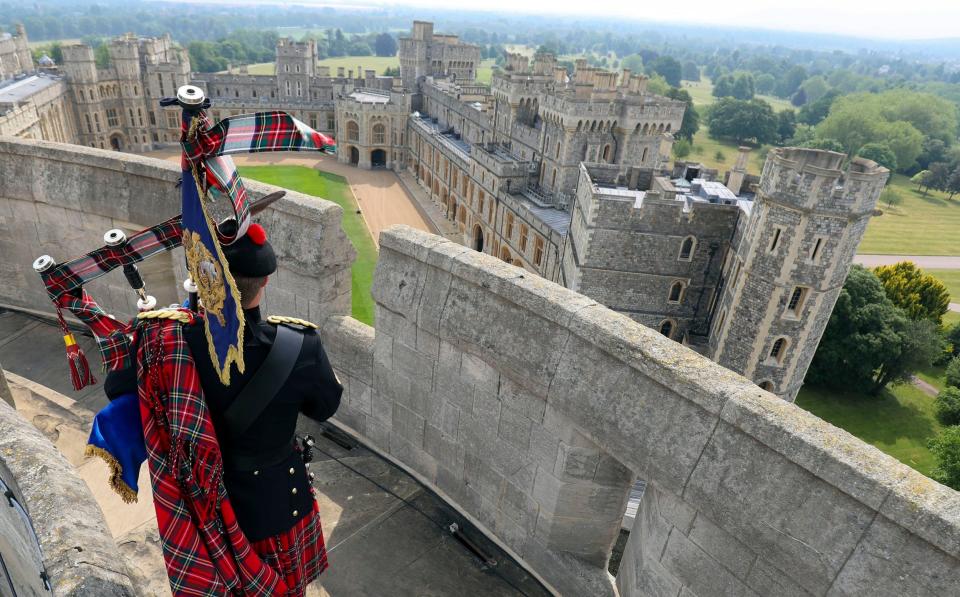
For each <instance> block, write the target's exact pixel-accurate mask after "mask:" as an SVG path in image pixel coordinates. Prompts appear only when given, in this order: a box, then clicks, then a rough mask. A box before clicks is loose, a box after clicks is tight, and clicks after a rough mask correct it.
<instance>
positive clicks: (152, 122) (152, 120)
mask: <svg viewBox="0 0 960 597" xmlns="http://www.w3.org/2000/svg"><path fill="white" fill-rule="evenodd" d="M149 114H150V126H157V115H156V114H154V113H153V110H150V112H149Z"/></svg>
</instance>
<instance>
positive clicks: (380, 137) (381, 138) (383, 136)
mask: <svg viewBox="0 0 960 597" xmlns="http://www.w3.org/2000/svg"><path fill="white" fill-rule="evenodd" d="M373 142H374V144H382V143H386V142H387V127H385V126H383V125H382V124H380V123H379V122H378V123H377V124H375V125H373Z"/></svg>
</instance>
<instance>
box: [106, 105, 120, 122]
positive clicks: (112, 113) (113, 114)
mask: <svg viewBox="0 0 960 597" xmlns="http://www.w3.org/2000/svg"><path fill="white" fill-rule="evenodd" d="M107 126H120V119H119V118H117V111H116V110H114V109H113V108H107Z"/></svg>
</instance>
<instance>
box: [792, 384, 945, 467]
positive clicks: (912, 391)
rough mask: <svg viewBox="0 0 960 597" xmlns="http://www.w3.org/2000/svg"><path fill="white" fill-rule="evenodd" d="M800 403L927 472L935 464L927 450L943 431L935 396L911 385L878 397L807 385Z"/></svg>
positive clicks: (894, 387) (885, 392)
mask: <svg viewBox="0 0 960 597" xmlns="http://www.w3.org/2000/svg"><path fill="white" fill-rule="evenodd" d="M797 405H798V406H800V407H801V408H804V409H806V410H808V411H810V412H812V413H813V414H815V415H817V416H818V417H820V418H821V419H823V420H825V421H828V422H830V423H832V424H834V425H836V426H837V427H840V428H841V429H845V430H846V431H848V432H850V433H852V434H853V435H855V436H857V437H859V438H860V439H862V440H863V441H865V442H867V443H868V444H872V445H874V446H876V447H877V448H878V449H880V450H881V451H883V452H886V453H887V454H889V455H890V456H893V457H894V458H896V459H897V460H899V461H900V462H903V463H904V464H907V465H909V466H911V467H913V468H914V469H916V470H917V471H919V472H921V473H923V474H925V475H929V474H930V471H931V469H933V467H934V466H936V462H935V460H934V457H933V455H932V454H931V453H930V451H929V450H928V449H927V441H928V440H929V439H931V438H932V437H933V436H934V435H936V434H937V432H938V431H939V430H940V424H939V423H938V422H937V420H936V419H935V418H934V416H933V398H932V397H930V396H927V395H926V394H924V393H923V392H921V391H920V390H918V389H917V388H915V387H913V386H911V385H906V384H903V385H896V386H891V387H889V388H888V389H886V390H884V391H883V393H882V394H880V395H879V396H876V397H874V396H866V395H863V394H841V393H837V392H834V391H833V390H829V389H825V388H819V387H808V386H804V387H803V388H801V390H800V394H799V396H797Z"/></svg>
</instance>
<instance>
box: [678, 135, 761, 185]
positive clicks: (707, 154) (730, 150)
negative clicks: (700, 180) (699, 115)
mask: <svg viewBox="0 0 960 597" xmlns="http://www.w3.org/2000/svg"><path fill="white" fill-rule="evenodd" d="M708 131H709V129H708V128H707V125H705V124H702V122H701V124H700V129H699V130H698V131H697V133H696V134H695V135H694V136H693V148H692V149H691V151H690V155H688V156H687V157H685V158H683V159H684V160H687V161H696V162H700V163H701V164H703V165H704V166H706V167H707V168H717V169H718V170H719V171H720V175H721V178H722V176H723V173H724V172H726V171H727V170H729V169H731V168H733V165H734V164H735V163H736V161H737V154H738V153H740V151H739V149H738V146H737V144H736V143H732V142H730V141H717V140H716V139H711V138H710V136H709V135H708V134H707V132H708ZM718 151H719V152H720V153H722V154H723V159H722V160H719V159H717V152H718ZM768 151H770V146H768V145H764V146H761V147H759V148H756V147H755V148H753V149H752V150H751V151H750V157H749V158H748V159H747V172H748V173H750V174H757V175H759V174H760V170H761V169H762V168H763V162H764V160H766V159H767V152H768Z"/></svg>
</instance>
